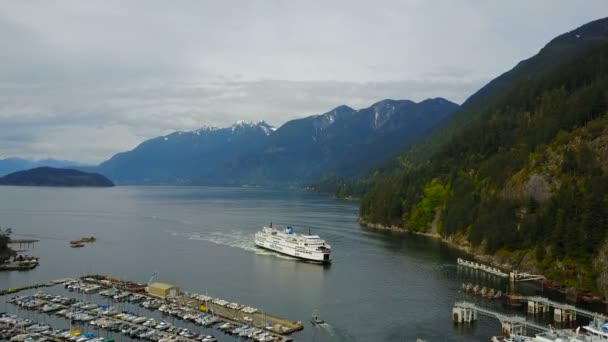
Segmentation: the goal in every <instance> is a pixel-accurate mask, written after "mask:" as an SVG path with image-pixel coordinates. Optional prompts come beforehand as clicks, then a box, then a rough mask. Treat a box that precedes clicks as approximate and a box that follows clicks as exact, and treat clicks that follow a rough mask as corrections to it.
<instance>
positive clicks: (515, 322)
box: [452, 301, 550, 336]
mask: <svg viewBox="0 0 608 342" xmlns="http://www.w3.org/2000/svg"><path fill="white" fill-rule="evenodd" d="M479 314H481V315H484V316H487V317H492V318H497V319H498V320H499V321H500V325H501V326H502V334H503V336H512V335H519V336H523V335H526V331H527V330H535V331H539V332H548V331H550V329H549V327H545V326H543V325H539V324H537V323H534V322H531V321H528V320H526V318H524V317H521V316H516V315H512V316H510V315H505V314H503V313H499V312H496V311H493V310H489V309H486V308H482V307H479V306H477V305H475V304H473V303H470V302H465V301H462V302H456V303H455V304H454V308H453V309H452V320H453V321H454V323H472V322H474V321H476V320H477V317H478V315H479Z"/></svg>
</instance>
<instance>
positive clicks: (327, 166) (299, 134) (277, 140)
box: [218, 98, 458, 183]
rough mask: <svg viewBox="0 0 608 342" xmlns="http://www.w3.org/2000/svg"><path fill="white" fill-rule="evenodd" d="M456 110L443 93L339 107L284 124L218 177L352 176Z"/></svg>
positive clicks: (255, 179) (249, 179)
mask: <svg viewBox="0 0 608 342" xmlns="http://www.w3.org/2000/svg"><path fill="white" fill-rule="evenodd" d="M456 109H458V105H457V104H455V103H452V102H450V101H448V100H446V99H443V98H435V99H427V100H424V101H421V102H419V103H416V102H413V101H409V100H383V101H380V102H377V103H375V104H373V105H372V106H370V107H368V108H363V109H360V110H355V109H353V108H350V107H348V106H339V107H337V108H334V109H332V110H331V111H329V112H327V113H324V114H320V115H313V116H309V117H306V118H303V119H297V120H292V121H289V122H287V123H285V124H284V125H283V126H281V127H280V128H279V129H277V130H276V132H274V133H273V134H271V135H270V136H269V137H268V139H267V140H266V141H265V142H264V143H263V144H262V145H261V146H260V147H259V148H258V149H256V150H254V151H253V152H251V153H248V154H244V155H240V156H238V157H237V158H236V159H235V160H233V161H231V163H230V164H228V165H226V166H225V167H224V168H222V169H221V172H218V176H219V175H220V174H221V175H222V176H223V177H229V178H230V180H232V181H245V182H253V183H264V182H302V183H305V182H308V181H314V180H316V179H318V177H320V176H322V175H329V174H332V175H340V176H354V175H357V174H361V173H362V172H365V171H367V170H369V169H370V168H371V167H372V166H373V165H374V164H376V163H378V162H380V161H382V160H384V159H386V158H388V157H390V156H391V155H392V154H394V153H396V152H397V151H399V150H401V149H402V148H404V147H405V146H406V145H408V144H411V143H414V142H416V141H418V140H419V139H420V138H422V137H423V136H425V134H427V133H428V132H429V131H430V130H431V129H432V128H433V127H435V126H436V125H437V124H438V123H439V122H441V121H442V120H443V119H444V118H446V117H447V116H449V115H450V114H451V113H453V112H454V111H456Z"/></svg>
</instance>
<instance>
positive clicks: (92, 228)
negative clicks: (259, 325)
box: [0, 187, 504, 341]
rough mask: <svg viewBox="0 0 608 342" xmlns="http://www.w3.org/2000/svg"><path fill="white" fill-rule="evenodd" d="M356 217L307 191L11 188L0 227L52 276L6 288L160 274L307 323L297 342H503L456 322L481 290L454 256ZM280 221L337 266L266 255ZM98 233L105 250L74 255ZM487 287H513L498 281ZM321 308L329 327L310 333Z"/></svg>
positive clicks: (36, 273) (40, 272)
mask: <svg viewBox="0 0 608 342" xmlns="http://www.w3.org/2000/svg"><path fill="white" fill-rule="evenodd" d="M356 216H357V205H356V204H355V203H350V202H341V201H336V200H333V199H330V198H327V197H324V196H319V195H314V194H308V193H303V192H299V191H283V190H268V189H253V188H238V189H237V188H212V187H116V188H111V189H63V188H29V187H0V225H3V226H10V227H12V228H13V230H14V231H15V232H17V233H18V234H19V236H23V237H34V238H37V239H40V240H41V241H40V242H39V243H37V244H36V246H35V248H34V249H33V250H31V251H29V254H33V255H37V256H40V258H41V266H40V267H38V268H37V269H35V270H33V271H30V272H8V273H6V272H5V273H0V288H7V287H13V286H19V285H27V284H32V283H37V282H40V281H47V280H51V279H57V278H61V277H66V276H77V275H82V274H87V273H106V274H110V275H114V276H117V277H122V278H128V279H133V280H137V281H140V282H147V281H148V279H149V278H150V276H151V275H152V274H153V273H154V272H158V274H159V276H158V278H157V280H159V281H164V282H172V283H177V284H178V285H180V286H181V287H182V288H183V289H187V290H190V291H193V292H200V293H205V292H207V293H208V294H209V295H211V296H214V297H222V298H225V299H228V300H231V301H237V302H240V303H243V304H246V305H251V306H254V307H257V308H259V309H262V310H264V311H267V312H270V313H273V314H276V315H279V316H283V317H286V318H289V319H293V320H301V321H302V322H304V323H305V325H306V327H305V329H304V331H302V332H299V333H297V334H294V335H293V337H294V339H295V340H296V341H415V339H416V338H417V337H420V338H424V339H426V340H429V341H487V340H488V337H489V336H491V335H496V334H499V333H500V325H499V323H498V321H497V320H495V319H481V320H480V321H479V322H477V323H476V324H475V325H474V326H473V327H469V328H462V327H455V326H454V325H453V324H452V322H451V308H452V305H453V303H454V302H455V301H457V300H461V299H464V298H465V297H464V295H463V294H461V293H460V292H459V290H460V287H461V283H462V282H463V281H465V280H466V281H469V280H471V278H470V277H471V275H470V274H468V273H466V272H462V271H458V269H457V267H456V266H455V259H456V256H457V255H456V254H455V252H454V251H452V250H450V249H448V248H447V247H445V246H444V245H442V244H441V243H439V242H437V241H433V240H430V239H426V238H422V237H417V236H409V235H403V234H394V233H393V234H391V233H387V232H380V231H375V230H370V229H366V228H363V227H361V226H360V225H359V224H358V223H357V221H356ZM271 220H272V221H273V223H275V224H293V225H295V226H300V227H310V228H312V230H313V232H314V233H318V234H319V235H321V236H322V237H323V238H325V239H326V240H328V241H329V243H331V245H332V247H333V250H334V253H333V263H332V264H331V265H330V266H321V265H316V264H309V263H306V262H301V261H297V260H293V259H290V258H286V257H280V256H278V255H275V254H273V253H269V252H265V251H262V250H258V249H257V248H256V247H255V246H254V244H253V234H254V233H255V231H256V230H258V229H259V228H260V227H261V226H262V225H264V224H267V223H268V222H269V221H271ZM302 230H303V231H306V230H307V229H306V228H302ZM87 235H94V236H96V237H97V238H98V242H97V243H95V244H93V245H90V246H86V247H85V248H81V249H72V248H69V247H68V245H69V243H68V241H69V240H71V239H75V238H78V237H81V236H87ZM477 282H484V283H486V284H487V285H495V286H496V287H501V286H504V284H502V283H501V282H500V281H497V280H492V278H488V279H477ZM3 301H4V300H3ZM1 305H3V309H4V310H9V311H12V312H14V311H15V309H14V307H12V306H10V305H9V306H8V307H7V304H1ZM486 306H487V305H486ZM490 306H494V307H498V305H497V304H492V305H490ZM315 309H318V310H319V312H320V313H321V316H322V317H323V318H324V319H325V320H326V321H327V322H328V323H329V325H328V326H327V327H323V328H319V327H313V326H311V325H310V324H309V323H308V322H309V318H310V315H311V313H312V312H313V310H315ZM216 335H217V334H216ZM219 337H223V335H219ZM226 340H231V339H229V338H222V339H221V341H226Z"/></svg>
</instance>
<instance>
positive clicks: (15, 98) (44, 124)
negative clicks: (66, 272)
mask: <svg viewBox="0 0 608 342" xmlns="http://www.w3.org/2000/svg"><path fill="white" fill-rule="evenodd" d="M607 7H608V6H607V5H606V3H605V1H602V0H600V1H587V2H585V6H580V4H577V3H555V2H554V1H550V0H543V1H535V2H532V3H530V2H529V1H523V0H521V1H510V2H501V3H496V2H490V3H480V2H478V1H464V2H453V1H447V0H445V1H440V0H438V1H433V2H431V1H407V2H406V1H381V2H364V1H332V2H325V1H305V2H295V1H235V0H233V1H225V2H202V1H185V2H179V3H177V4H176V3H172V2H171V3H169V2H164V1H146V2H145V3H143V2H138V1H54V2H52V3H51V2H28V1H17V0H15V1H4V2H2V3H0V41H2V42H3V47H2V49H1V50H0V75H2V78H0V124H1V125H2V127H3V130H2V132H0V155H5V156H6V155H14V156H23V157H35V158H40V157H56V158H64V159H76V160H79V161H87V162H97V161H101V160H103V159H105V158H108V157H109V156H111V155H112V154H113V153H115V152H118V151H121V150H125V149H130V148H132V147H134V146H135V145H136V144H137V143H138V142H140V141H142V140H144V139H146V138H150V137H153V136H156V135H159V134H164V133H167V132H169V131H171V130H188V129H196V128H197V127H199V126H203V125H216V126H225V125H228V124H230V123H231V122H233V121H235V120H237V119H248V120H259V119H265V120H267V121H269V122H271V123H273V124H275V125H280V124H282V123H284V122H285V121H287V120H289V119H292V118H296V117H301V116H305V115H310V114H314V113H320V112H324V111H327V110H329V109H331V108H332V107H335V106H337V105H340V104H347V105H350V106H352V107H355V108H360V107H364V106H367V105H369V104H371V103H372V102H375V101H378V100H381V99H384V98H398V99H405V98H407V99H413V100H421V99H424V98H427V97H438V96H441V97H446V98H448V99H450V100H453V101H456V102H462V101H463V100H464V99H465V98H466V97H467V96H468V95H470V94H471V93H472V92H474V91H475V90H476V89H477V88H479V87H480V86H482V85H483V84H484V83H485V82H487V81H489V80H490V79H491V78H493V77H495V76H496V75H498V74H500V73H502V72H504V71H506V70H507V69H509V68H510V67H512V66H513V65H514V64H515V63H517V62H518V61H519V60H521V59H523V58H527V57H529V56H530V55H532V54H534V53H536V52H537V51H538V50H539V49H540V47H542V45H544V44H545V43H546V42H548V41H549V40H550V39H551V38H553V37H554V36H556V35H558V34H560V33H563V32H566V31H568V30H571V29H573V28H575V27H577V26H579V25H581V24H584V23H586V22H588V21H590V20H592V19H595V18H597V14H602V13H606V9H608V8H607ZM549 10H550V14H551V15H550V16H549V15H547V13H548V12H547V11H549Z"/></svg>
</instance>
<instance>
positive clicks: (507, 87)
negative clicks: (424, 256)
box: [351, 19, 608, 289]
mask: <svg viewBox="0 0 608 342" xmlns="http://www.w3.org/2000/svg"><path fill="white" fill-rule="evenodd" d="M584 34H586V35H587V37H583V35H584ZM607 36H608V25H607V20H606V19H603V20H599V21H596V22H593V23H590V24H588V25H585V26H583V27H581V28H579V29H577V30H575V31H573V32H570V33H568V34H565V35H563V36H560V37H558V38H557V39H555V40H554V41H552V42H551V43H550V44H549V45H548V46H547V47H545V48H544V49H543V51H541V52H540V53H539V55H537V56H535V57H533V58H532V59H530V60H527V61H525V62H522V63H523V64H522V63H520V65H518V66H517V67H516V68H514V69H513V70H512V71H510V72H509V73H507V74H504V75H503V76H501V78H502V79H501V80H500V81H499V82H496V81H493V82H491V83H490V84H488V86H486V87H484V89H482V90H481V91H480V92H478V93H477V94H475V95H474V96H472V97H471V99H469V100H468V101H467V103H465V105H463V108H462V110H460V111H459V112H458V113H456V114H455V115H454V119H453V120H452V121H451V122H449V123H447V124H446V126H444V127H443V129H442V130H439V131H438V133H437V134H435V135H434V136H433V137H432V139H431V140H430V141H429V142H427V143H426V144H423V145H420V146H417V147H416V148H413V149H410V150H408V151H407V152H406V153H404V154H403V155H401V156H400V157H399V158H396V159H394V160H393V161H392V162H391V163H390V164H389V165H390V166H388V167H386V168H385V169H384V170H383V172H382V173H381V175H380V176H379V175H378V173H379V171H376V173H375V174H372V175H371V176H370V177H369V178H368V179H367V180H362V181H359V182H358V183H355V182H353V183H351V184H352V185H351V186H353V187H355V188H356V186H361V184H373V186H372V187H371V189H370V190H369V191H368V192H367V193H366V194H365V196H364V197H363V199H362V201H361V211H360V215H361V218H362V219H363V220H364V221H366V222H370V223H377V224H382V225H386V226H399V227H403V228H407V229H409V230H415V231H420V232H433V233H437V234H441V235H442V236H443V237H446V238H450V239H456V240H458V241H459V242H460V243H465V244H470V245H471V246H473V247H474V248H475V249H476V250H478V251H483V252H485V253H489V254H498V255H503V256H506V257H507V258H509V257H511V258H512V259H513V261H515V263H518V262H521V261H522V259H525V261H526V263H527V264H528V265H529V266H530V267H534V268H537V269H541V270H544V271H545V273H546V274H547V275H548V276H549V277H550V278H552V279H554V280H558V281H563V282H564V283H565V284H566V285H569V286H576V287H579V288H586V289H597V286H598V284H597V283H596V282H595V281H594V279H595V278H594V277H595V276H597V275H598V274H600V273H602V272H605V270H603V269H602V268H603V267H605V266H602V265H600V264H599V263H595V264H594V263H592V260H593V259H594V258H595V256H597V255H598V253H599V252H600V248H601V246H602V244H603V242H604V241H605V239H606V235H607V232H608V150H607V147H606V146H608V124H607V123H608V119H607V118H606V115H607V108H608V42H607V40H606V37H607ZM577 39H578V41H577ZM560 51H561V55H560V54H559V52H560ZM530 66H533V67H530ZM505 75H507V76H508V77H505ZM499 79H500V78H499ZM592 265H595V266H592Z"/></svg>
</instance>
